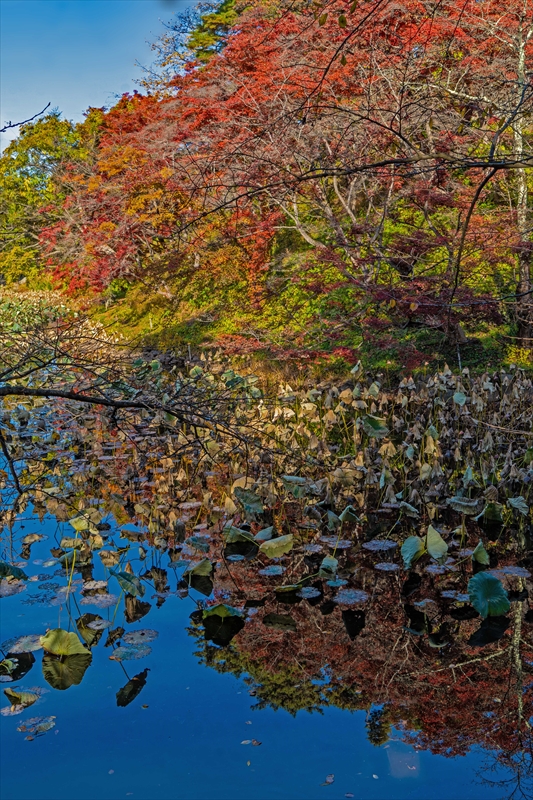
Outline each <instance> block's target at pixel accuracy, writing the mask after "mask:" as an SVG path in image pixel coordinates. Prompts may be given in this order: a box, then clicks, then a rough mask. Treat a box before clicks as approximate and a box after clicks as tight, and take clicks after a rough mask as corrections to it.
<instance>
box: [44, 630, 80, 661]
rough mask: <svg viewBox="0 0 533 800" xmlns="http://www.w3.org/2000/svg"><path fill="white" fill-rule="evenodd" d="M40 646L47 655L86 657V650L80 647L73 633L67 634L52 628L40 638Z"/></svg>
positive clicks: (78, 640) (77, 638)
mask: <svg viewBox="0 0 533 800" xmlns="http://www.w3.org/2000/svg"><path fill="white" fill-rule="evenodd" d="M41 645H42V647H43V648H44V650H46V652H47V653H52V655H54V656H73V655H86V653H87V649H86V648H85V647H84V646H83V645H82V643H81V641H80V638H79V636H78V635H77V634H75V633H68V632H67V631H64V630H62V628H54V630H51V631H48V632H47V633H45V635H44V636H41Z"/></svg>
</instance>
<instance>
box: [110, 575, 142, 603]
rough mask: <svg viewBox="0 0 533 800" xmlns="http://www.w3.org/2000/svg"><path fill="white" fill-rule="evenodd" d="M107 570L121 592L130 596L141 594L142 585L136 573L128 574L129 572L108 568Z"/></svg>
mask: <svg viewBox="0 0 533 800" xmlns="http://www.w3.org/2000/svg"><path fill="white" fill-rule="evenodd" d="M109 572H110V574H111V575H113V576H114V577H115V578H116V579H117V581H118V582H119V585H120V588H121V589H122V591H123V592H125V593H126V594H131V595H132V597H137V595H140V596H141V597H142V596H143V594H144V586H143V585H142V583H141V581H140V580H139V578H138V577H137V576H136V575H130V573H129V572H116V571H115V570H114V569H110V570H109Z"/></svg>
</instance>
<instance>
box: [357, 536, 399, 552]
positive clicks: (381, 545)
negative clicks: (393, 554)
mask: <svg viewBox="0 0 533 800" xmlns="http://www.w3.org/2000/svg"><path fill="white" fill-rule="evenodd" d="M363 547H364V549H365V550H371V551H372V552H373V553H378V552H380V551H385V550H395V549H396V547H398V544H397V543H396V542H391V541H390V539H371V540H370V541H369V542H364V544H363Z"/></svg>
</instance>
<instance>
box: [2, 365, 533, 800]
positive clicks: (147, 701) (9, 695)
mask: <svg viewBox="0 0 533 800" xmlns="http://www.w3.org/2000/svg"><path fill="white" fill-rule="evenodd" d="M231 380H234V378H231ZM447 380H448V379H447ZM373 387H375V384H372V386H371V387H370V389H363V390H362V394H359V395H358V394H356V391H355V389H354V391H353V393H352V390H350V393H351V394H350V396H351V397H361V396H366V397H368V392H370V397H372V398H373V399H375V400H376V401H377V402H379V397H378V395H379V394H380V393H379V391H378V390H377V389H375V388H373ZM327 391H328V390H325V394H326V395H327ZM343 392H344V397H345V400H346V399H347V390H346V389H344V390H343ZM365 392H366V395H365ZM400 394H401V393H400ZM456 395H457V392H456ZM456 395H454V397H456ZM337 397H338V393H337ZM463 397H464V398H465V402H463V399H462V398H463ZM459 399H460V401H461V402H460V403H458V402H456V401H452V402H456V405H459V406H460V407H461V408H462V407H463V406H464V405H465V403H466V395H462V397H460V398H459ZM300 401H301V398H300V400H297V401H296V405H294V404H293V407H295V408H296V409H297V412H298V413H300V412H302V409H303V412H302V413H304V414H306V415H307V416H309V414H310V413H311V414H314V413H315V412H316V413H317V414H318V415H321V414H323V415H324V416H323V417H322V418H321V419H319V420H318V423H317V426H318V425H321V424H322V421H323V419H324V417H327V418H328V419H329V423H328V424H329V426H330V430H329V433H327V436H329V439H326V438H324V440H323V441H324V442H325V441H329V442H330V443H331V452H332V453H333V455H332V456H331V457H332V459H333V466H331V465H329V466H328V467H327V469H325V468H324V467H323V466H322V467H320V468H317V467H316V465H315V467H313V469H311V468H309V470H308V471H307V472H306V471H305V469H301V470H300V472H299V473H297V472H296V470H295V469H294V468H293V469H292V471H291V470H290V469H289V462H288V461H287V459H286V457H285V455H283V457H282V458H281V460H279V459H278V455H277V453H278V451H276V449H275V447H274V445H272V442H270V446H269V447H268V448H266V447H264V448H263V447H257V448H256V449H254V448H251V447H249V440H248V441H247V443H246V446H243V444H242V442H243V439H242V436H241V438H240V439H239V438H238V437H237V445H235V441H233V443H230V444H228V443H227V441H226V440H223V439H220V440H219V441H215V439H214V438H213V437H212V435H211V434H209V436H210V437H211V438H207V439H206V438H204V439H203V440H201V437H200V439H199V436H198V432H197V431H195V432H194V436H191V435H190V428H187V427H185V426H184V427H182V428H179V429H178V428H176V427H175V426H174V427H171V428H170V429H168V428H165V426H163V425H161V421H160V420H155V422H154V420H153V419H149V420H146V419H144V418H143V415H142V414H139V413H138V412H137V411H136V412H135V414H134V415H133V416H131V417H130V418H128V420H124V419H123V420H119V421H118V422H117V419H116V418H115V417H114V416H111V417H110V416H109V414H106V413H104V412H102V413H99V412H96V411H87V408H86V407H85V408H83V409H81V408H80V407H79V406H78V405H76V403H74V404H72V403H71V404H67V403H63V402H60V403H59V404H58V405H55V406H54V407H51V406H49V405H48V404H47V403H44V402H42V401H39V402H38V403H34V401H31V403H28V404H27V405H22V404H21V403H20V402H18V403H15V402H14V403H12V404H11V405H8V406H7V409H8V410H7V411H5V413H4V426H5V427H4V430H5V431H6V434H5V435H7V432H8V437H9V438H6V439H5V442H4V444H5V449H4V456H5V454H6V452H7V454H8V456H9V458H7V457H6V456H5V457H4V460H3V462H2V464H1V465H0V467H1V469H2V473H1V480H2V484H3V489H2V493H3V507H2V512H1V514H2V527H3V530H2V538H1V551H0V573H1V582H0V610H1V614H0V649H1V653H0V661H1V663H0V682H1V683H2V686H1V688H2V689H3V690H4V695H5V699H4V705H3V707H2V708H1V718H0V735H1V742H0V744H1V747H0V759H1V761H0V788H1V796H2V798H3V800H30V798H31V800H52V799H54V800H61V799H62V798H65V800H67V798H68V800H85V798H87V800H89V798H91V799H92V798H94V797H101V798H106V799H107V798H109V799H110V800H111V799H113V800H114V798H124V797H132V798H141V799H143V800H152V799H153V800H159V798H161V799H162V800H163V799H166V798H174V797H180V798H191V799H192V798H202V799H205V800H217V799H218V798H220V800H225V799H226V798H227V800H230V798H232V799H233V798H242V799H243V800H245V799H246V800H247V799H248V798H251V799H255V798H256V799H257V800H269V799H270V798H284V799H285V798H287V799H290V800H292V798H295V799H296V798H306V799H309V798H310V799H311V800H314V798H344V797H355V798H365V799H366V798H391V799H392V800H394V799H395V798H398V799H400V798H435V800H437V799H438V798H442V799H443V800H445V799H447V798H450V797H456V796H459V797H461V798H484V799H485V798H511V797H513V798H527V797H531V795H532V762H531V724H532V722H533V719H532V689H533V650H532V640H531V630H532V622H533V618H532V616H533V615H532V611H531V608H530V605H529V603H530V593H531V572H532V566H533V564H532V546H531V537H530V528H529V524H528V522H527V519H528V514H529V506H528V503H527V501H526V499H525V498H527V496H528V492H529V488H528V485H529V480H530V478H528V474H529V473H527V474H526V469H525V467H523V466H522V467H521V469H522V473H523V474H518V470H517V471H516V474H514V475H513V481H514V482H513V483H512V484H509V487H510V488H509V493H508V495H507V497H508V500H507V503H506V504H504V500H505V497H504V491H506V490H504V488H503V486H504V484H503V482H502V481H500V487H499V490H497V489H496V487H495V486H494V485H492V484H490V482H489V481H486V482H485V487H486V488H485V489H484V494H481V493H480V491H479V486H480V481H481V480H482V470H483V466H481V467H478V466H476V464H477V462H476V461H475V459H473V458H470V456H468V457H467V458H466V459H465V460H466V463H462V464H460V467H459V468H458V469H455V470H454V471H448V472H446V469H447V463H448V461H449V460H450V458H454V456H453V453H452V455H450V453H451V452H452V451H449V450H448V451H446V449H445V445H444V439H445V437H446V435H447V434H446V429H445V427H442V421H443V419H444V418H443V417H441V432H438V431H437V430H436V428H435V427H433V424H432V423H431V418H429V419H425V420H423V419H421V417H420V415H419V416H418V420H419V422H417V423H416V425H418V426H419V427H420V431H421V433H420V435H419V436H418V440H420V439H421V438H422V436H423V435H424V436H425V450H426V453H429V455H430V456H431V459H432V460H431V470H432V471H433V477H431V476H430V472H429V471H428V472H427V474H426V475H425V478H424V477H422V478H420V475H423V474H424V464H422V465H421V464H420V462H418V464H416V465H415V466H414V469H415V470H416V473H417V476H418V477H416V478H415V479H413V480H412V481H411V484H410V493H409V494H408V493H407V492H405V491H404V490H403V489H401V487H400V486H399V485H398V484H396V486H395V487H394V491H392V486H393V483H394V480H396V479H397V477H395V476H398V475H404V476H405V475H407V474H408V468H407V467H406V466H405V464H404V463H403V462H402V461H398V462H395V461H394V458H395V457H396V455H398V454H401V451H400V447H401V446H402V447H404V450H405V452H406V453H407V457H408V458H410V456H409V448H413V447H414V446H415V445H413V444H412V442H415V440H416V435H415V434H416V427H415V428H414V430H415V434H411V433H408V434H407V436H406V434H405V433H404V432H402V437H403V436H406V439H405V442H404V444H403V445H401V440H400V439H399V438H398V437H396V439H395V441H396V444H394V443H393V441H392V439H393V437H392V436H391V437H389V436H388V434H389V429H388V428H386V427H385V419H384V418H378V417H377V416H373V415H372V416H371V415H367V416H366V417H363V418H362V420H363V421H362V423H361V425H359V427H356V428H355V429H354V427H353V425H352V426H351V427H349V428H348V427H346V426H345V427H346V430H347V431H348V438H349V441H351V442H352V446H353V444H354V442H355V451H356V452H355V453H354V454H353V455H352V457H351V458H352V460H349V461H348V460H346V459H347V457H346V456H343V457H342V458H343V460H340V459H338V458H337V457H336V455H335V450H334V448H335V447H337V448H339V442H341V443H342V439H341V437H340V434H339V436H337V437H336V436H335V429H334V425H335V424H336V423H334V422H333V421H332V416H331V415H332V414H333V416H335V414H337V415H338V416H340V412H341V411H342V408H340V406H338V407H337V408H336V411H335V412H332V411H331V405H329V406H328V403H327V397H326V402H325V404H324V406H323V407H320V404H319V403H318V402H317V394H316V393H315V395H314V396H313V401H314V402H313V403H312V404H311V403H301V405H298V403H300ZM291 402H293V403H294V397H292V399H291V397H290V396H289V395H288V394H287V393H286V395H285V397H284V400H283V405H282V406H281V408H282V410H283V409H285V410H286V409H287V408H289V409H290V404H291ZM343 402H344V401H343ZM354 402H356V401H355V400H354ZM357 402H359V403H361V402H362V401H361V400H357ZM396 402H397V404H398V407H400V408H406V407H407V408H409V405H408V402H404V401H403V400H402V397H401V396H400V395H398V397H397V398H396ZM306 405H307V406H309V405H313V406H314V408H313V409H309V407H307V408H306V407H305V406H306ZM428 407H431V404H429V406H428ZM358 408H360V406H358ZM317 409H318V411H317ZM268 414H269V420H268V421H269V424H270V423H271V421H272V420H275V419H276V418H277V419H278V421H279V418H280V413H279V408H277V407H276V406H273V407H272V408H271V409H270V410H269V412H268ZM261 415H262V418H263V419H264V417H265V415H264V413H263V411H261ZM328 415H329V416H328ZM294 417H296V423H298V416H297V413H296V412H294V413H293V416H292V417H291V415H290V414H288V413H285V412H283V413H282V414H281V418H282V419H285V420H290V421H291V425H292V424H293V422H292V420H293V418H294ZM493 418H494V417H493ZM330 423H331V424H330ZM430 423H431V424H430ZM294 424H295V423H294ZM298 424H299V423H298ZM307 424H309V425H310V424H311V423H307ZM460 425H461V436H464V434H465V431H466V432H467V433H468V425H471V428H470V430H472V431H475V427H474V425H472V423H471V421H470V420H465V419H464V418H463V419H462V420H461V422H460ZM240 430H241V431H242V428H241V429H240ZM278 430H279V427H278ZM315 430H317V431H318V427H317V428H315ZM424 431H425V432H426V433H424ZM311 433H312V431H311ZM313 435H314V434H313ZM322 435H323V436H326V434H324V432H323V433H322ZM474 435H475V433H472V434H471V436H470V438H471V439H473V438H474ZM483 435H484V434H483ZM284 436H285V429H283V430H282V435H281V436H280V438H279V439H278V441H277V443H276V445H275V446H276V447H279V442H280V441H282V440H283V437H284ZM358 436H359V439H357V437H358ZM439 437H442V448H441V441H440V439H439ZM229 438H230V439H231V437H229ZM199 440H201V442H202V447H199V446H198V441H199ZM6 442H7V444H6ZM343 446H344V445H343ZM346 446H347V445H346ZM416 446H417V447H418V445H416ZM469 446H472V445H469ZM324 447H325V445H324ZM224 448H226V449H224ZM358 448H359V453H358V454H357V450H358ZM522 449H525V445H524V447H523V448H522ZM502 450H503V451H504V453H505V449H504V447H503V444H502ZM507 452H508V451H507ZM516 452H517V453H518V454H520V448H517V450H516ZM455 456H456V454H455ZM505 457H506V458H507V461H509V456H508V455H507V456H505ZM520 458H521V459H522V460H521V462H520V463H521V464H522V465H523V463H524V461H525V458H524V456H520ZM373 460H374V463H375V464H380V469H381V470H382V472H381V475H382V478H381V480H380V478H379V474H376V475H375V476H373V477H372V468H371V466H370V465H371V463H372V461H373ZM411 460H412V461H413V465H414V460H413V459H411ZM455 460H456V461H457V460H458V459H457V458H455ZM279 461H280V463H278V462H279ZM428 463H429V462H428ZM527 463H529V464H530V463H531V459H530V461H529V462H527ZM335 465H336V466H335ZM365 465H366V466H365ZM409 469H410V467H409ZM321 470H322V472H321ZM328 470H329V471H328ZM478 470H480V471H478ZM502 472H503V471H502ZM444 476H447V477H444ZM517 476H518V477H517ZM426 479H427V484H426V486H425V487H424V484H423V481H424V480H426ZM434 479H435V480H434ZM446 481H448V483H446ZM520 481H522V483H520ZM458 485H459V486H461V485H462V487H463V488H462V489H461V488H457V487H458ZM435 486H437V487H438V488H437V490H436V491H435V490H434V489H435ZM358 487H363V488H361V489H359V488H358ZM450 487H451V489H450ZM454 487H455V489H454ZM498 491H499V492H500V494H498ZM439 492H440V493H441V497H440V498H439ZM417 497H418V499H417ZM404 498H405V499H404ZM474 515H475V516H474Z"/></svg>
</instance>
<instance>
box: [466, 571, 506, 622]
mask: <svg viewBox="0 0 533 800" xmlns="http://www.w3.org/2000/svg"><path fill="white" fill-rule="evenodd" d="M468 594H469V595H470V602H471V603H472V605H473V606H474V608H475V609H476V611H478V612H479V613H480V614H481V616H482V617H498V616H500V615H501V614H505V613H506V612H507V611H509V608H510V603H509V597H508V595H507V592H506V590H505V589H504V587H503V584H502V582H501V581H500V580H499V579H498V578H496V577H495V576H494V575H489V574H487V573H486V572H478V574H477V575H474V577H473V578H470V580H469V581H468Z"/></svg>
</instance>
